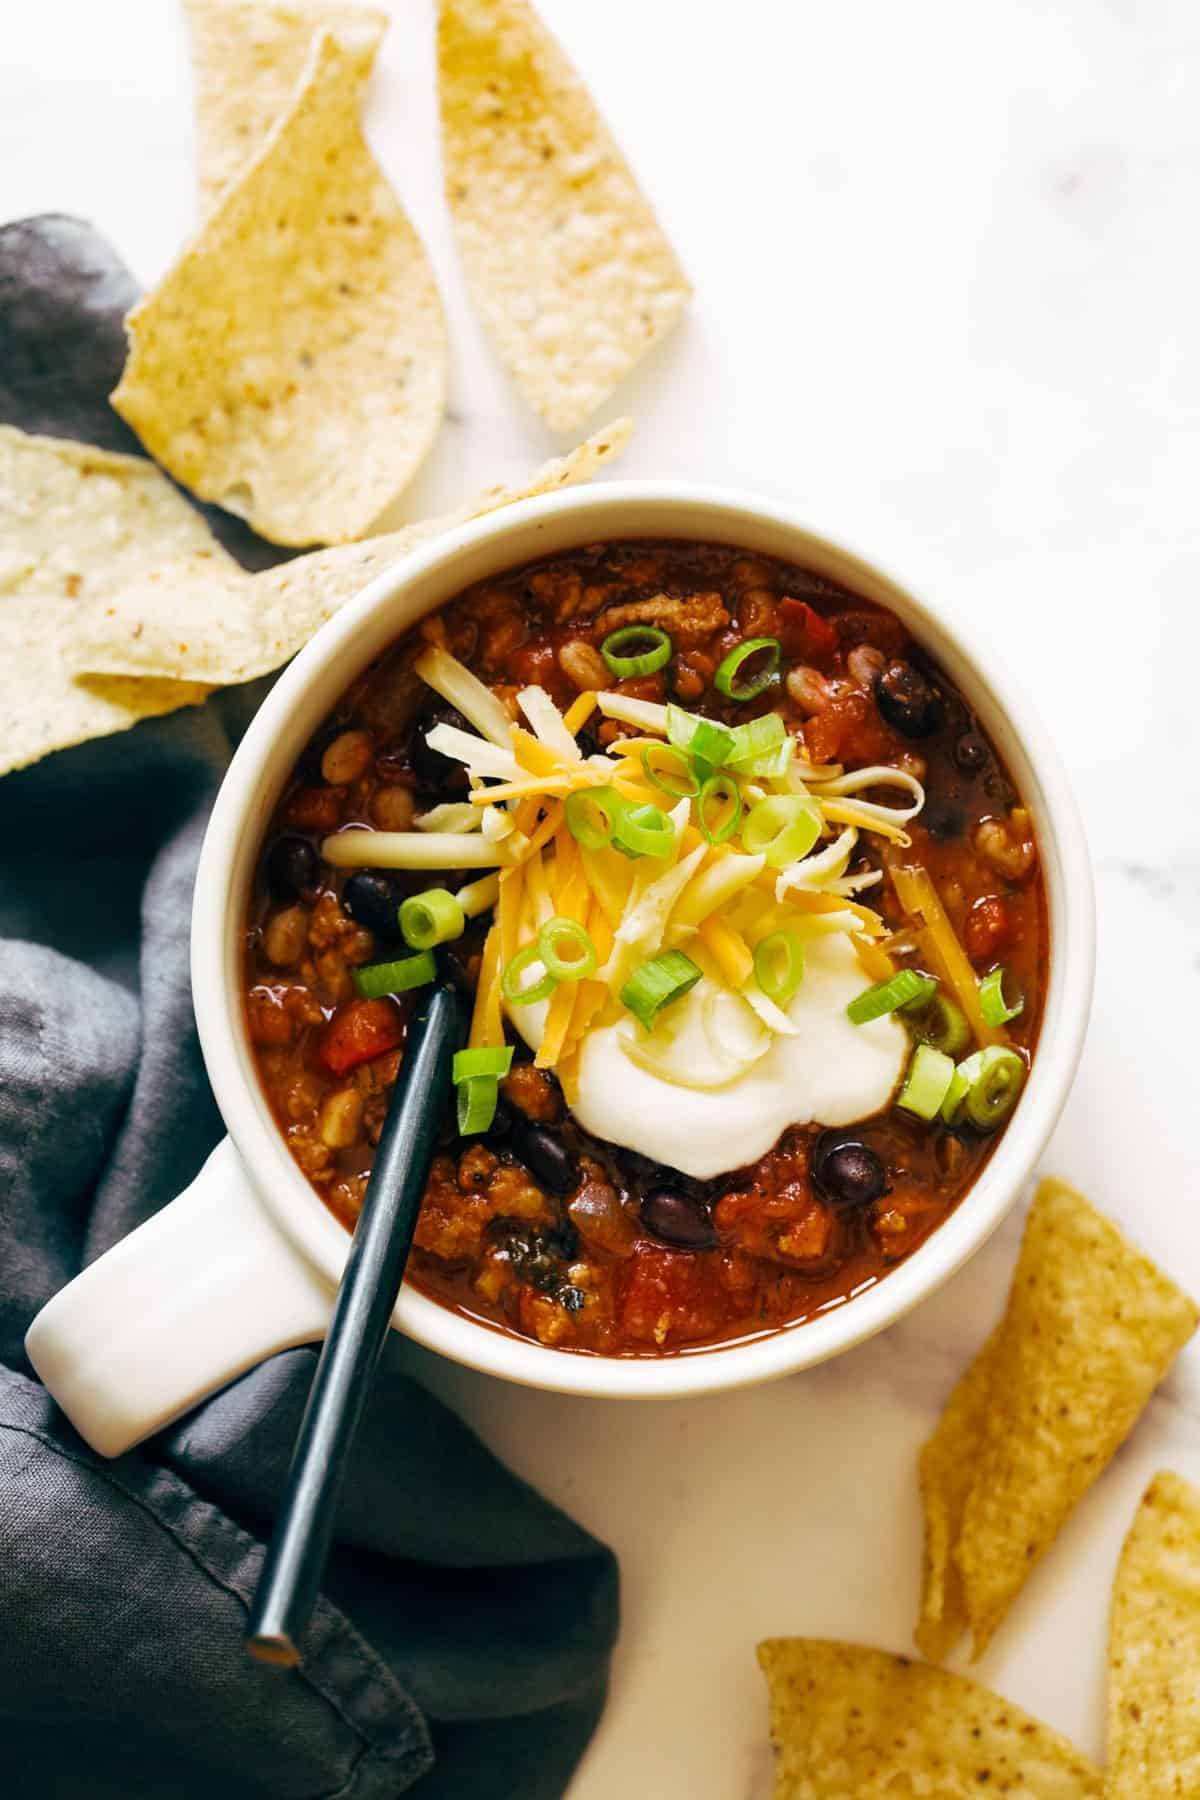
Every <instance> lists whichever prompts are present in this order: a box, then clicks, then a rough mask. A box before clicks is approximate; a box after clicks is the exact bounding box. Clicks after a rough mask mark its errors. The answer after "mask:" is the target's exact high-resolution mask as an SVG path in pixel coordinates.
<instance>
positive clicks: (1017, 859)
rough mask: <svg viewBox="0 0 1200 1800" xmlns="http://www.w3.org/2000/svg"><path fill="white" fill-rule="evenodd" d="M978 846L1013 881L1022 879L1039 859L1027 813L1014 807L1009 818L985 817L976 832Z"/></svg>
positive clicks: (976, 845)
mask: <svg viewBox="0 0 1200 1800" xmlns="http://www.w3.org/2000/svg"><path fill="white" fill-rule="evenodd" d="M975 848H976V850H978V852H979V854H980V856H982V857H983V859H984V860H985V862H990V863H991V865H992V867H993V868H994V869H999V871H1000V873H1001V874H1002V875H1007V876H1008V878H1009V880H1010V881H1023V880H1024V879H1025V877H1026V876H1027V875H1028V874H1029V872H1030V870H1031V869H1032V868H1033V865H1034V863H1035V862H1036V861H1037V845H1036V844H1035V843H1034V841H1033V833H1032V832H1031V831H1030V829H1029V815H1028V813H1027V812H1026V811H1025V809H1024V808H1023V807H1014V809H1013V811H1012V812H1011V813H1010V814H1009V816H1008V818H1007V819H984V820H983V822H982V823H981V824H980V825H979V826H978V827H977V829H976V832H975Z"/></svg>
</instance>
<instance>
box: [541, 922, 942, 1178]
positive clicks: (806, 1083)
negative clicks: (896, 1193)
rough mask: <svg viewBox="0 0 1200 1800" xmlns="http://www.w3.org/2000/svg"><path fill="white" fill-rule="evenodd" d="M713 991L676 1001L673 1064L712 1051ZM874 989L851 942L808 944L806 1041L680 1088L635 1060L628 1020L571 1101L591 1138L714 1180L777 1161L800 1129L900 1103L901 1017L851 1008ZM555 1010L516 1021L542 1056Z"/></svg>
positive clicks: (593, 1037) (600, 1050)
mask: <svg viewBox="0 0 1200 1800" xmlns="http://www.w3.org/2000/svg"><path fill="white" fill-rule="evenodd" d="M706 985H707V984H705V983H701V984H699V985H698V986H697V987H695V988H693V989H692V991H691V993H690V994H687V995H685V997H684V998H683V999H682V1000H680V1001H678V1002H676V1004H675V1006H674V1008H673V1009H672V1011H673V1013H674V1014H675V1015H676V1016H675V1017H674V1018H673V1019H672V1021H671V1031H672V1060H674V1058H675V1057H676V1056H680V1057H687V1056H689V1055H692V1056H694V1057H696V1058H699V1057H701V1056H702V1055H704V1053H705V1045H706V1042H707V1036H708V1034H707V1024H706V1015H705V1007H706V1005H708V1004H710V1002H711V996H710V995H709V994H707V993H706V991H705V990H706ZM867 985H868V983H867V981H866V978H865V977H864V975H863V972H862V965H861V964H860V962H859V960H858V958H857V956H856V955H855V952H854V947H853V945H852V944H850V943H849V942H848V941H847V940H846V938H845V937H844V936H843V935H842V934H841V933H840V932H839V933H837V934H832V933H831V934H830V935H829V936H827V937H820V938H816V939H814V940H813V941H812V942H811V943H809V945H808V946H807V964H806V968H805V974H804V980H803V981H802V982H801V984H800V987H799V989H798V990H797V992H796V994H795V995H794V996H793V998H792V1000H791V1002H790V1003H789V1005H788V1007H787V1009H786V1010H787V1012H788V1015H789V1017H790V1018H791V1020H792V1021H793V1023H794V1024H795V1025H796V1026H797V1027H798V1031H797V1033H796V1035H795V1036H794V1037H787V1036H783V1035H774V1034H772V1036H771V1039H770V1044H769V1047H768V1048H767V1050H766V1053H765V1054H764V1055H762V1056H760V1057H759V1058H758V1059H757V1060H756V1061H753V1062H752V1063H750V1064H749V1066H746V1067H744V1068H743V1069H742V1070H741V1072H740V1073H738V1074H737V1075H736V1076H735V1077H734V1078H733V1079H732V1080H731V1081H729V1082H728V1083H727V1084H726V1085H724V1086H713V1087H706V1088H704V1089H703V1090H698V1089H695V1088H689V1087H683V1086H679V1085H678V1084H677V1083H676V1082H674V1081H669V1080H666V1079H664V1078H663V1076H662V1075H659V1074H655V1073H653V1072H652V1071H651V1070H649V1069H647V1068H644V1067H641V1066H639V1064H638V1063H637V1062H635V1061H633V1060H632V1059H631V1058H630V1056H629V1054H628V1052H627V1050H626V1048H625V1047H624V1045H623V1043H622V1037H623V1035H624V1034H627V1033H629V1032H630V1031H631V1030H634V1029H636V1027H634V1026H633V1024H632V1021H626V1020H620V1021H618V1022H617V1023H615V1024H612V1025H606V1026H603V1027H601V1028H599V1029H597V1030H594V1031H592V1032H590V1033H589V1035H588V1036H587V1038H586V1039H585V1040H584V1043H583V1045H582V1048H581V1050H580V1055H579V1069H578V1076H577V1079H576V1081H575V1082H574V1083H573V1084H572V1088H571V1091H570V1093H569V1094H568V1095H567V1099H568V1102H569V1104H570V1107H571V1111H572V1112H573V1113H574V1115H575V1117H576V1118H577V1119H578V1121H579V1123H580V1124H581V1125H582V1126H583V1128H584V1130H585V1131H589V1132H591V1133H592V1135H593V1136H594V1137H598V1138H601V1139H603V1140H604V1141H605V1142H606V1143H610V1144H618V1145H620V1146H622V1147H623V1148H624V1149H627V1150H636V1151H637V1152H638V1153H639V1154H640V1155H642V1156H647V1157H649V1158H651V1160H652V1161H654V1162H658V1163H663V1164H665V1165H666V1166H667V1167H668V1168H672V1169H680V1170H682V1171H683V1173H684V1174H685V1175H692V1176H695V1177H696V1178H697V1179H698V1180H701V1181H707V1180H710V1179H712V1177H714V1176H716V1175H723V1174H725V1173H727V1172H728V1171H729V1170H730V1169H740V1168H742V1167H743V1166H744V1165H745V1164H747V1163H752V1162H756V1161H757V1160H758V1158H759V1157H760V1156H763V1155H765V1154H766V1152H767V1151H768V1150H769V1149H771V1147H772V1145H773V1144H774V1143H775V1142H776V1141H777V1140H778V1138H779V1137H780V1135H781V1134H782V1133H783V1132H784V1131H785V1130H786V1129H787V1127H788V1126H789V1125H810V1124H819V1125H851V1124H853V1123H854V1122H855V1121H856V1120H858V1119H866V1118H869V1117H870V1116H871V1115H872V1114H873V1113H877V1112H879V1111H881V1110H882V1109H883V1108H884V1107H885V1106H886V1105H887V1104H888V1101H889V1100H890V1099H891V1097H892V1095H893V1093H894V1092H895V1089H896V1085H897V1083H898V1082H899V1080H900V1074H901V1071H902V1069H903V1067H904V1063H905V1059H906V1056H907V1051H908V1038H907V1034H906V1033H905V1030H904V1027H903V1026H902V1025H901V1024H900V1023H899V1022H898V1021H897V1019H896V1018H895V1017H894V1016H891V1015H888V1016H886V1017H884V1018H882V1019H873V1020H872V1021H871V1022H870V1023H869V1024H867V1025H852V1024H851V1023H850V1021H849V1019H848V1018H847V1017H846V1007H847V1005H848V1004H849V1002H850V1001H851V1000H853V999H854V997H855V996H856V995H857V994H861V993H862V991H863V988H864V987H865V986H867ZM544 1018H545V1007H544V1006H541V1007H532V1006H527V1007H517V1008H514V1009H513V1020H514V1023H515V1024H516V1026H517V1029H518V1030H519V1031H520V1032H521V1034H522V1036H523V1037H525V1038H526V1040H527V1041H528V1042H529V1043H530V1044H531V1045H532V1046H533V1047H534V1048H536V1046H537V1044H538V1042H539V1041H540V1038H541V1032H542V1025H543V1021H544Z"/></svg>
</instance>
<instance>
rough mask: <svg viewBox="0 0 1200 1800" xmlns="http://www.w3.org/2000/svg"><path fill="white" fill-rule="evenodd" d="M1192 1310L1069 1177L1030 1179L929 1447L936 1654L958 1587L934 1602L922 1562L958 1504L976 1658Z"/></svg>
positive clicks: (1146, 1392) (930, 1639) (940, 1555)
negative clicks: (1013, 1249) (980, 1342)
mask: <svg viewBox="0 0 1200 1800" xmlns="http://www.w3.org/2000/svg"><path fill="white" fill-rule="evenodd" d="M1197 1317H1198V1315H1197V1311H1196V1307H1195V1305H1194V1303H1193V1302H1192V1301H1191V1300H1190V1299H1189V1298H1188V1297H1187V1295H1186V1294H1184V1293H1182V1292H1181V1291H1180V1290H1179V1289H1178V1288H1177V1287H1176V1286H1175V1284H1174V1282H1172V1281H1170V1280H1169V1279H1168V1278H1167V1276H1165V1275H1164V1274H1163V1273H1162V1272H1161V1271H1160V1270H1159V1269H1157V1268H1155V1266H1154V1264H1153V1263H1152V1262H1150V1260H1149V1259H1148V1258H1147V1257H1145V1256H1143V1255H1142V1254H1141V1252H1140V1251H1138V1250H1136V1249H1134V1247H1133V1246H1132V1245H1131V1244H1130V1243H1129V1242H1128V1241H1127V1240H1126V1239H1125V1238H1124V1237H1123V1236H1122V1234H1121V1233H1120V1231H1118V1229H1117V1227H1116V1226H1115V1225H1114V1224H1113V1223H1112V1222H1111V1220H1109V1219H1106V1218H1104V1217H1103V1215H1102V1214H1100V1213H1098V1212H1097V1211H1096V1210H1095V1208H1094V1207H1092V1206H1090V1205H1089V1204H1088V1202H1087V1201H1086V1200H1085V1199H1084V1198H1083V1196H1082V1195H1081V1194H1077V1193H1074V1192H1073V1191H1072V1189H1071V1188H1069V1187H1067V1186H1066V1185H1065V1183H1063V1182H1061V1181H1043V1182H1042V1184H1041V1186H1040V1188H1039V1189H1038V1193H1037V1197H1036V1199H1035V1200H1034V1203H1033V1206H1032V1208H1031V1209H1030V1213H1029V1219H1028V1222H1027V1224H1026V1227H1025V1236H1024V1240H1023V1242H1022V1245H1021V1255H1020V1258H1019V1260H1018V1263H1017V1267H1016V1271H1015V1273H1014V1275H1013V1283H1012V1289H1011V1291H1010V1294H1009V1299H1008V1309H1007V1312H1006V1313H1005V1316H1004V1319H1003V1321H1002V1323H1001V1325H1000V1327H999V1330H998V1332H997V1333H996V1335H995V1336H994V1338H993V1339H992V1341H991V1343H990V1344H989V1346H988V1348H987V1350H986V1352H985V1353H984V1356H983V1357H982V1358H981V1359H980V1361H979V1362H977V1363H976V1365H975V1367H974V1368H973V1369H972V1370H971V1371H970V1372H969V1375H968V1377H967V1383H966V1385H965V1386H963V1387H960V1388H959V1389H956V1390H955V1394H954V1396H953V1397H952V1400H951V1405H952V1407H953V1408H954V1412H955V1419H954V1420H953V1421H951V1422H950V1423H949V1425H944V1426H943V1427H941V1428H939V1431H941V1430H946V1431H948V1433H949V1440H946V1439H944V1440H943V1442H942V1444H941V1446H940V1447H937V1446H938V1438H937V1436H935V1437H934V1439H933V1440H931V1444H930V1445H929V1446H927V1450H926V1459H925V1464H924V1476H925V1481H924V1484H923V1497H924V1500H925V1507H926V1531H927V1543H926V1559H927V1571H928V1573H927V1586H926V1594H925V1599H924V1604H923V1611H922V1624H921V1627H920V1628H919V1629H920V1632H921V1637H920V1640H919V1641H921V1642H922V1643H924V1644H926V1645H929V1646H930V1647H931V1648H934V1649H936V1650H937V1651H938V1653H939V1654H944V1653H945V1651H946V1650H947V1649H948V1648H949V1647H950V1644H951V1643H952V1642H953V1635H952V1634H953V1626H954V1624H955V1623H956V1622H957V1619H958V1618H959V1617H960V1616H961V1614H959V1613H958V1612H957V1610H956V1609H957V1590H956V1589H955V1587H954V1586H953V1584H951V1583H947V1585H946V1592H945V1597H944V1599H943V1604H942V1609H941V1611H940V1613H939V1611H938V1581H937V1577H936V1574H935V1573H934V1571H935V1570H936V1568H937V1566H938V1565H939V1564H944V1561H945V1542H944V1540H945V1535H946V1533H947V1532H948V1531H949V1532H950V1533H951V1534H953V1533H954V1530H955V1518H956V1516H957V1515H958V1514H959V1513H961V1528H960V1529H959V1530H958V1533H957V1541H956V1542H955V1543H954V1544H953V1547H952V1551H951V1554H952V1556H953V1559H954V1562H955V1564H956V1565H957V1569H958V1574H959V1577H960V1578H961V1583H962V1589H961V1595H962V1607H963V1608H964V1609H965V1613H966V1618H967V1621H968V1622H969V1624H970V1626H971V1630H972V1632H973V1634H974V1655H975V1656H979V1655H981V1654H982V1652H983V1650H984V1648H985V1646H986V1645H987V1643H988V1642H989V1640H990V1639H991V1637H992V1634H993V1633H994V1631H995V1630H996V1627H997V1626H998V1625H999V1623H1000V1621H1001V1619H1002V1618H1003V1617H1004V1614H1005V1613H1006V1612H1007V1610H1008V1608H1009V1607H1010V1606H1011V1604H1012V1602H1013V1600H1014V1599H1015V1597H1016V1595H1017V1593H1018V1592H1019V1590H1020V1589H1021V1587H1022V1585H1023V1584H1024V1582H1025V1581H1026V1579H1027V1578H1028V1576H1029V1574H1030V1572H1031V1571H1032V1569H1033V1568H1034V1567H1035V1565H1036V1564H1037V1562H1038V1561H1039V1559H1040V1558H1041V1557H1042V1556H1043V1555H1044V1554H1045V1552H1046V1551H1047V1550H1048V1549H1049V1547H1050V1545H1051V1544H1052V1543H1053V1541H1054V1539H1055V1538H1056V1537H1057V1535H1058V1533H1059V1531H1060V1530H1061V1528H1062V1526H1063V1525H1064V1524H1065V1522H1066V1520H1067V1519H1068V1518H1069V1516H1070V1514H1071V1513H1072V1512H1073V1510H1074V1509H1075V1507H1076V1506H1077V1505H1078V1503H1079V1501H1080V1500H1081V1499H1082V1497H1083V1495H1084V1494H1085V1493H1086V1492H1087V1490H1088V1488H1089V1487H1091V1485H1092V1483H1093V1482H1094V1481H1095V1480H1096V1478H1097V1477H1098V1476H1099V1475H1100V1474H1101V1473H1102V1472H1103V1471H1104V1469H1105V1468H1106V1467H1107V1466H1108V1464H1109V1462H1110V1461H1111V1459H1112V1457H1113V1456H1114V1455H1115V1454H1116V1452H1117V1450H1118V1449H1119V1448H1120V1446H1121V1444H1123V1443H1124V1441H1125V1439H1126V1438H1127V1437H1128V1435H1129V1433H1130V1431H1132V1429H1133V1427H1134V1425H1135V1424H1136V1422H1137V1420H1138V1417H1139V1415H1140V1414H1141V1412H1142V1410H1143V1408H1144V1407H1145V1405H1146V1403H1147V1401H1148V1400H1149V1399H1150V1396H1151V1394H1152V1393H1153V1392H1154V1389H1155V1388H1156V1387H1157V1386H1158V1383H1159V1382H1160V1381H1161V1380H1162V1378H1163V1376H1164V1375H1165V1374H1166V1371H1167V1369H1168V1367H1169V1366H1170V1364H1171V1362H1172V1360H1173V1358H1174V1357H1175V1355H1176V1353H1177V1352H1178V1351H1179V1350H1180V1349H1181V1347H1182V1346H1183V1345H1184V1344H1185V1343H1186V1342H1187V1340H1188V1338H1189V1337H1190V1336H1191V1335H1192V1332H1193V1331H1194V1330H1195V1328H1196V1322H1197ZM972 1414H974V1421H973V1422H972V1418H971V1415H972ZM954 1442H957V1443H958V1444H959V1445H960V1447H961V1448H962V1450H963V1452H964V1455H965V1456H966V1457H969V1459H970V1463H969V1466H970V1480H969V1483H968V1491H967V1492H966V1495H965V1498H964V1496H963V1491H962V1485H961V1483H960V1482H959V1481H958V1480H956V1479H954V1478H953V1477H949V1478H947V1474H946V1470H947V1468H948V1467H949V1463H950V1460H951V1459H952V1456H953V1443H954ZM939 1471H940V1472H939ZM931 1477H932V1479H931ZM947 1602H948V1604H947Z"/></svg>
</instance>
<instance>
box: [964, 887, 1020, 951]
mask: <svg viewBox="0 0 1200 1800" xmlns="http://www.w3.org/2000/svg"><path fill="white" fill-rule="evenodd" d="M1012 935H1013V922H1012V913H1011V912H1010V911H1009V908H1008V906H1007V905H1006V904H1005V902H1004V901H1003V900H1002V899H1001V898H1000V896H999V894H984V895H983V897H982V898H981V899H979V900H976V902H975V904H974V906H972V908H971V910H970V912H969V913H968V914H967V922H966V924H965V925H964V926H963V943H964V944H965V945H966V950H967V955H968V956H969V957H971V959H972V960H973V961H974V962H986V961H987V960H988V959H989V958H990V957H993V956H995V954H996V952H997V951H998V950H1004V949H1007V947H1008V945H1009V944H1010V943H1011V942H1012Z"/></svg>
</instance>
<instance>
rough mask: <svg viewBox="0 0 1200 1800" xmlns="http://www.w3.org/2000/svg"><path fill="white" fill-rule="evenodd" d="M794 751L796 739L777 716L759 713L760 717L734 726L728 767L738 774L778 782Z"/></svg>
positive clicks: (786, 769)
mask: <svg viewBox="0 0 1200 1800" xmlns="http://www.w3.org/2000/svg"><path fill="white" fill-rule="evenodd" d="M795 749H796V740H795V739H794V738H793V737H792V736H791V735H790V733H789V732H788V730H787V727H786V726H785V725H784V722H783V720H782V719H781V718H780V716H779V714H778V713H763V715H762V716H761V718H758V719H749V720H748V721H747V722H746V724H745V725H735V726H734V728H733V749H732V750H731V751H730V753H729V766H730V768H731V769H736V770H737V772H738V774H739V775H743V776H745V775H756V776H758V777H759V778H760V779H765V780H768V781H778V780H780V779H782V777H783V776H784V775H786V774H787V772H788V769H789V768H790V766H791V761H792V757H793V755H794V753H795Z"/></svg>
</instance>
